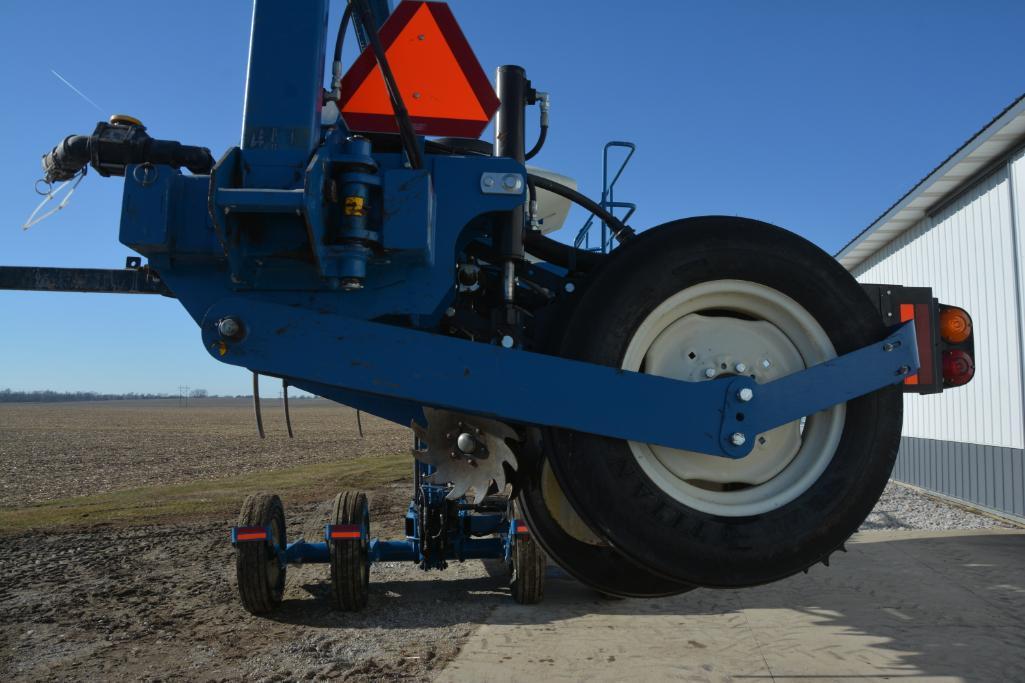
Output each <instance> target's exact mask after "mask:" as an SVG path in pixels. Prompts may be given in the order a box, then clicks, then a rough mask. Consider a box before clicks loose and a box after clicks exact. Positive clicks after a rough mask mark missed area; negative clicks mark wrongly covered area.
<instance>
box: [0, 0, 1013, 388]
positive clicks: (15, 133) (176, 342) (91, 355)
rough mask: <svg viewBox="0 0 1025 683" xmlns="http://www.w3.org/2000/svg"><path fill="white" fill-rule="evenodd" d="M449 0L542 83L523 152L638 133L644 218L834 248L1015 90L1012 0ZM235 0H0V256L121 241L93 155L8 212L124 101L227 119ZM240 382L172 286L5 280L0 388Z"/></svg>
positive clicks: (219, 142)
mask: <svg viewBox="0 0 1025 683" xmlns="http://www.w3.org/2000/svg"><path fill="white" fill-rule="evenodd" d="M450 4H451V5H452V7H453V10H454V12H455V14H456V17H457V19H458V20H459V22H460V24H461V25H462V27H463V30H464V32H465V33H466V35H467V37H468V38H469V40H470V43H471V45H473V46H474V48H475V49H476V51H477V55H478V57H479V59H480V61H481V63H482V64H483V65H484V68H485V70H486V71H487V72H488V73H489V74H492V73H493V72H494V68H495V67H496V66H498V65H500V64H507V63H518V64H521V65H523V66H525V67H526V68H527V71H528V74H529V75H530V76H531V78H532V79H533V81H534V84H535V86H536V87H538V88H539V89H542V90H547V91H549V92H551V93H552V99H553V109H552V127H551V134H550V136H549V141H548V143H547V145H546V147H545V150H544V152H543V153H542V154H541V155H540V156H539V157H538V158H537V159H536V160H535V161H536V162H537V163H538V164H539V165H542V166H546V167H548V168H552V169H553V170H557V171H559V172H561V173H564V174H567V175H570V176H573V177H575V178H577V180H578V181H579V182H580V185H581V189H582V190H584V191H585V192H587V193H588V194H590V195H592V196H594V195H597V194H598V193H599V191H600V183H601V147H602V145H603V144H604V142H605V141H607V140H609V139H623V140H632V141H634V142H636V143H637V145H638V152H637V155H636V156H635V157H634V161H633V162H632V164H631V167H630V168H629V169H628V171H627V173H626V175H625V176H624V178H623V180H622V182H621V186H620V187H621V190H620V194H619V198H621V199H627V200H631V201H636V202H637V203H638V204H639V205H640V208H639V209H638V212H637V214H636V217H635V219H634V220H633V221H632V222H633V224H634V225H635V227H638V228H644V227H649V226H652V225H656V224H658V223H660V222H663V221H666V220H670V219H673V218H678V217H683V216H689V215H701V214H712V213H721V214H738V215H745V216H751V217H754V218H759V219H762V220H766V221H769V222H771V223H776V224H778V225H781V226H784V227H786V228H789V229H791V230H793V231H795V232H797V233H799V234H801V235H804V236H805V237H807V238H809V239H811V240H813V241H814V242H816V243H818V244H819V245H820V246H822V247H823V248H825V249H827V250H829V251H830V252H834V251H836V250H837V249H838V248H839V247H841V246H842V245H843V244H844V243H845V242H846V241H847V240H848V239H850V238H851V237H852V236H853V235H854V234H855V233H857V232H858V231H859V230H861V229H862V228H864V227H865V226H866V225H867V224H869V223H870V222H871V221H872V220H873V219H874V218H876V217H877V216H878V215H879V214H880V213H881V212H882V211H883V210H884V209H886V208H887V207H888V206H889V205H890V204H891V203H893V201H894V200H896V199H897V198H898V197H899V196H900V195H902V194H903V193H904V192H905V191H906V190H907V189H908V188H909V187H910V186H911V185H913V184H914V183H915V182H917V181H918V180H919V179H920V178H921V177H922V176H923V175H925V174H926V173H927V172H928V171H929V170H931V169H932V168H933V167H934V166H935V165H936V164H937V163H939V162H940V161H942V160H943V158H945V157H946V156H947V155H948V154H949V153H950V152H952V151H953V150H954V149H955V148H956V147H958V146H959V145H960V144H961V143H962V142H964V141H965V140H966V139H967V138H968V137H969V136H970V135H972V134H973V133H974V132H975V131H977V130H978V129H979V128H981V127H982V125H983V124H985V123H986V122H987V121H989V119H990V118H992V117H993V116H994V115H995V114H996V113H997V112H999V111H1000V110H1001V109H1002V108H1003V107H1004V106H1005V105H1007V104H1008V103H1009V102H1010V101H1011V100H1013V99H1014V98H1015V97H1017V96H1018V95H1019V94H1021V92H1022V91H1025V71H1023V70H1022V65H1023V64H1025V41H1022V40H1021V27H1022V26H1025V3H1021V2H973V3H964V2H925V1H919V2H892V1H886V2H883V1H869V2H857V3H823V2H812V1H808V2H777V3H770V2H754V1H751V2H702V3H698V2H675V1H674V2H670V1H659V2H656V1H646V2H633V3H622V2H612V1H611V0H593V1H591V2H586V3H584V2H575V1H574V2H557V1H555V0H546V1H544V2H541V1H536V0H528V1H522V2H519V3H516V4H515V8H516V9H515V12H513V13H512V14H511V15H509V16H508V18H507V19H505V20H499V19H496V16H497V15H498V14H499V13H500V12H501V13H503V14H506V15H508V9H509V7H510V3H499V2H492V1H491V0H456V1H454V2H451V3H450ZM341 6H342V5H341V1H340V0H335V4H334V5H333V6H332V26H334V25H336V22H337V17H338V15H339V14H340V8H341ZM585 7H586V10H585V9H584V8H585ZM630 11H636V12H637V14H636V15H635V16H631V15H630V14H629V13H628V12H630ZM250 13H251V7H250V5H249V3H247V2H242V1H240V0H231V1H228V0H222V1H219V2H209V1H202V2H201V1H199V0H188V1H178V2H174V3H170V2H165V3H136V4H133V5H131V6H130V7H129V8H115V7H114V6H111V5H109V4H100V3H89V2H68V1H59V2H47V3H34V2H27V1H25V2H14V1H10V2H5V3H3V4H2V5H0V65H2V66H0V92H3V100H4V102H5V103H6V104H5V105H4V106H3V107H2V108H0V123H2V127H0V130H2V131H3V138H4V139H3V143H2V149H3V162H4V163H3V164H2V165H0V193H2V198H3V201H2V202H0V212H2V220H0V264H5V265H51V266H91V267H120V266H121V265H122V264H123V263H124V257H125V256H126V255H129V254H130V252H129V250H128V249H127V248H126V247H124V246H123V245H121V244H120V243H119V242H118V241H117V230H118V219H119V210H120V195H121V181H120V179H103V178H100V177H99V176H98V175H96V174H90V175H89V176H88V177H87V178H86V180H85V182H84V183H83V184H82V186H81V187H80V188H79V190H78V193H77V194H76V196H75V197H74V198H73V199H72V201H71V203H70V205H69V206H68V208H67V209H66V210H64V211H63V212H61V213H60V214H58V215H57V216H55V217H53V218H51V219H49V220H47V221H45V222H43V223H41V224H39V225H37V226H35V227H33V228H32V229H31V230H29V231H27V232H22V230H21V229H20V226H21V224H22V223H23V222H24V220H25V218H26V217H27V216H28V214H29V213H30V212H31V210H32V209H33V207H34V206H35V204H36V203H37V202H38V197H37V196H36V195H35V194H34V192H33V190H32V187H33V182H34V181H35V180H36V178H38V177H39V175H40V172H39V157H40V155H41V154H42V153H44V152H45V151H47V150H49V149H50V148H51V147H52V146H53V145H54V144H55V143H56V142H58V141H59V140H60V139H61V138H62V137H63V136H65V135H67V134H69V133H88V132H91V130H92V128H93V127H94V125H95V123H96V121H97V120H99V119H100V118H106V116H107V115H109V114H110V113H114V112H124V113H130V114H133V115H135V116H137V117H139V118H141V119H142V120H143V122H144V123H145V124H146V125H147V126H148V127H149V130H150V133H151V134H153V135H154V136H155V137H161V138H169V139H177V140H180V141H182V142H186V143H189V144H199V145H205V146H207V147H210V148H211V149H212V150H213V151H214V155H215V156H220V154H221V153H222V152H223V151H224V150H225V149H227V148H228V147H230V146H232V145H234V144H236V142H237V140H238V137H239V129H240V123H241V114H242V95H243V92H244V86H245V67H246V51H247V45H248V32H249V21H250ZM348 44H349V48H350V52H349V54H348V56H347V58H346V62H347V64H348V63H351V62H352V59H353V57H354V55H353V54H352V52H351V50H352V49H353V48H354V45H355V41H353V40H352V39H351V36H350V39H349V40H348ZM51 69H54V70H56V71H58V72H59V73H61V74H62V75H63V76H64V77H65V78H67V79H68V80H69V81H70V82H71V83H73V84H74V85H75V86H76V87H78V88H79V89H80V90H82V91H83V92H84V93H86V94H87V95H88V96H89V97H90V98H91V99H93V100H94V101H95V102H97V103H98V104H99V105H100V107H101V110H102V111H101V110H97V109H96V108H94V107H93V106H92V105H90V104H89V103H87V102H86V101H84V100H83V99H82V98H80V97H79V96H78V95H76V94H75V93H74V92H72V91H71V90H70V89H69V88H68V87H67V86H65V85H64V84H62V83H61V82H60V81H59V80H58V79H57V78H55V77H54V76H53V75H52V74H51V73H50V70H51ZM582 219H583V216H574V217H573V220H572V221H571V225H573V226H576V225H579V222H580V221H581V220H582ZM565 237H566V238H567V239H568V237H569V236H568V235H566V236H565ZM249 381H250V380H249V377H248V375H247V374H246V373H245V372H244V371H241V370H239V369H236V368H232V367H229V366H223V365H220V364H219V363H217V362H216V361H213V360H212V359H210V357H209V356H208V355H207V354H206V352H205V351H204V350H203V348H202V346H201V344H200V343H199V333H198V330H197V328H196V327H195V325H194V324H193V323H192V321H191V319H190V318H188V317H187V316H186V315H185V313H184V311H183V310H182V309H181V308H180V307H179V306H178V304H177V303H175V302H174V301H173V300H167V299H163V298H158V297H129V296H115V295H84V294H50V293H26V292H0V387H11V388H18V389H43V388H51V389H69V390H97V391H153V392H159V391H168V392H174V391H177V387H178V385H180V384H189V385H191V386H193V387H203V388H206V389H208V390H209V391H211V392H217V393H241V392H245V391H248V384H249ZM268 391H270V387H269V386H268Z"/></svg>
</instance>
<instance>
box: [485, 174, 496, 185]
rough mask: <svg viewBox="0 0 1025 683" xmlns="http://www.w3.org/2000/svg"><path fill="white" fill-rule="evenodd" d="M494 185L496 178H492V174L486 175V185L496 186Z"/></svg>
mask: <svg viewBox="0 0 1025 683" xmlns="http://www.w3.org/2000/svg"><path fill="white" fill-rule="evenodd" d="M494 185H495V179H494V178H492V177H491V176H485V177H484V187H494Z"/></svg>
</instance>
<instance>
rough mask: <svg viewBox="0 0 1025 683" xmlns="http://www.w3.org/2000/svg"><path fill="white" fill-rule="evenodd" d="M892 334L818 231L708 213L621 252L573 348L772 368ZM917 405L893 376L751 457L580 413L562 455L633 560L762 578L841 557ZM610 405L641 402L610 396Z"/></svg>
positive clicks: (558, 450) (592, 512)
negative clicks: (687, 447) (645, 436)
mask: <svg viewBox="0 0 1025 683" xmlns="http://www.w3.org/2000/svg"><path fill="white" fill-rule="evenodd" d="M885 333H886V329H885V326H884V324H883V321H882V319H881V316H880V315H879V313H878V312H877V311H876V310H875V308H874V307H873V305H872V303H871V302H870V301H869V299H868V297H867V296H866V295H865V294H864V292H863V291H862V289H861V287H860V285H859V284H858V283H857V281H855V280H854V278H853V277H852V276H851V275H850V274H849V273H848V272H847V271H846V270H844V269H843V268H842V267H841V266H840V265H839V264H838V263H837V262H836V261H835V260H834V259H832V258H831V257H830V256H829V255H828V254H826V253H825V252H823V251H821V250H820V249H818V248H817V247H815V246H814V245H813V244H811V243H810V242H808V241H806V240H804V239H802V238H800V237H798V236H797V235H794V234H793V233H790V232H787V231H785V230H782V229H781V228H778V227H775V226H772V225H769V224H767V223H761V222H758V221H753V220H748V219H741V218H734V217H704V218H692V219H686V220H681V221H676V222H673V223H668V224H665V225H662V226H660V227H658V228H653V229H651V230H649V231H646V232H645V233H642V234H641V235H639V236H638V237H636V238H634V239H632V240H631V241H629V242H628V243H626V244H625V245H623V246H622V247H621V248H619V249H617V250H616V251H615V252H613V254H612V256H610V257H609V259H608V261H607V262H606V263H605V264H603V265H602V266H601V268H600V269H599V271H598V272H596V273H595V275H594V277H593V280H592V281H591V283H590V284H589V286H588V288H587V291H586V292H585V294H584V295H583V297H582V298H581V300H580V302H579V304H578V305H577V306H576V307H575V309H574V311H573V317H572V320H571V321H570V322H569V324H568V325H567V326H566V328H565V332H564V334H563V335H562V339H561V344H560V349H559V355H561V356H564V357H569V358H574V359H578V360H583V361H587V362H591V363H596V364H601V365H607V366H613V367H617V368H621V369H624V370H630V371H635V372H643V373H647V374H653V375H659V376H663V377H669V378H673V379H677V380H683V381H694V382H700V381H714V380H715V379H719V378H723V377H729V376H735V375H741V374H744V375H748V376H751V377H753V378H754V379H755V381H756V382H758V383H764V382H770V381H772V380H775V379H778V378H780V377H783V376H785V375H788V374H791V373H793V372H798V371H800V370H803V369H805V368H807V367H810V366H812V365H815V364H818V363H821V362H824V361H827V360H829V359H831V358H834V357H836V356H837V355H840V354H843V353H847V352H849V351H853V350H855V349H857V348H860V347H862V346H865V345H867V344H870V343H872V342H874V341H877V340H879V339H881V338H883V336H884V335H885ZM902 405H903V404H902V396H901V390H900V387H899V386H894V387H888V388H885V389H881V390H879V391H876V392H874V393H872V394H868V395H866V396H862V397H860V398H857V399H854V400H852V401H849V402H847V403H846V404H840V405H836V406H833V407H832V408H829V409H827V410H824V411H820V412H818V413H815V414H813V415H808V416H806V417H804V418H801V419H799V420H795V421H794V422H791V423H789V424H786V425H782V426H780V427H777V428H775V429H772V430H770V431H767V432H765V433H764V434H758V435H755V436H754V439H755V447H754V450H753V451H752V452H751V454H750V455H748V456H746V457H744V458H741V459H739V460H733V459H729V458H723V457H718V456H712V455H706V454H702V453H696V452H690V451H683V450H678V449H672V448H666V447H662V446H657V445H653V444H647V443H640V442H631V441H625V440H621V439H612V438H607V437H602V436H596V435H592V434H586V433H581V432H573V431H569V430H564V429H553V430H551V431H552V434H553V436H552V442H553V443H552V446H551V447H550V448H548V449H547V453H548V456H549V458H550V461H551V463H552V468H553V471H554V472H555V476H556V478H557V479H558V482H559V484H560V487H561V489H562V490H563V491H564V492H565V494H566V496H567V497H568V498H569V500H570V501H571V503H572V504H573V507H574V509H575V510H577V511H578V513H579V514H580V516H581V517H582V518H583V519H584V520H585V522H586V523H587V524H588V526H590V527H591V528H593V529H594V530H595V531H596V532H597V533H598V534H599V535H600V536H603V537H605V538H606V539H607V540H608V541H609V543H610V544H611V545H612V546H613V547H615V548H616V549H617V550H619V551H621V552H622V553H623V554H625V555H627V556H628V557H630V558H631V559H632V560H634V561H635V562H638V563H640V564H641V565H642V566H644V567H646V568H648V569H649V570H651V571H652V572H655V573H657V574H660V575H662V576H664V577H667V578H670V579H672V580H675V581H680V582H684V583H690V584H695V585H699V586H711V587H740V586H750V585H757V584H761V583H766V582H769V581H774V580H777V579H781V578H784V577H786V576H789V575H791V574H793V573H795V572H798V571H801V570H803V569H806V568H807V567H808V566H810V565H812V564H815V563H816V562H819V561H822V560H827V559H828V557H829V555H830V553H832V552H833V551H834V550H836V549H837V548H838V547H839V546H841V545H842V544H843V542H844V541H845V540H846V539H847V538H848V537H849V536H850V535H851V534H852V533H853V532H854V531H855V530H857V528H858V526H859V525H860V524H861V522H862V521H863V520H864V519H865V517H866V516H867V515H868V513H869V512H870V511H871V509H872V507H873V505H874V504H875V502H876V501H877V500H878V498H879V496H880V494H881V493H882V490H883V487H884V486H885V484H886V481H887V479H888V477H889V475H890V472H891V470H892V468H893V462H894V459H895V458H896V454H897V448H898V445H899V442H900V433H901V420H902ZM608 409H609V410H610V411H630V410H643V406H620V405H617V404H616V399H615V396H609V401H608ZM686 419H687V415H686V414H683V413H681V415H680V420H681V421H682V420H686ZM717 427H718V426H717V425H716V426H713V427H711V428H717Z"/></svg>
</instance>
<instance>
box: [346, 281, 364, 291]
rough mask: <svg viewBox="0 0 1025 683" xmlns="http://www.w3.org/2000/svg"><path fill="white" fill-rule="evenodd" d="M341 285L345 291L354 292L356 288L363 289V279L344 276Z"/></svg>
mask: <svg viewBox="0 0 1025 683" xmlns="http://www.w3.org/2000/svg"><path fill="white" fill-rule="evenodd" d="M341 287H342V289H343V290H345V291H346V292H355V291H356V290H358V289H363V280H361V279H360V278H358V277H344V278H342V282H341Z"/></svg>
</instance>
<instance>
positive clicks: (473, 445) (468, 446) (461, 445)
mask: <svg viewBox="0 0 1025 683" xmlns="http://www.w3.org/2000/svg"><path fill="white" fill-rule="evenodd" d="M456 448H458V449H459V450H461V451H462V452H463V453H473V452H474V451H475V450H477V440H476V439H474V438H473V437H472V436H470V435H469V434H467V433H466V432H463V433H462V434H460V435H459V436H457V437H456Z"/></svg>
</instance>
